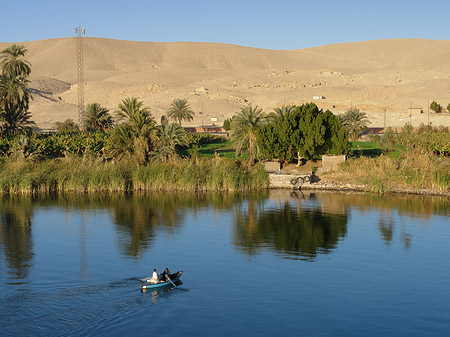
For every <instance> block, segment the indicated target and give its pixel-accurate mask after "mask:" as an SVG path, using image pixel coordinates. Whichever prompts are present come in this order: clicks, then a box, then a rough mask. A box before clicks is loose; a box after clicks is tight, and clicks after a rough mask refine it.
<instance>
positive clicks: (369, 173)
mask: <svg viewBox="0 0 450 337" xmlns="http://www.w3.org/2000/svg"><path fill="white" fill-rule="evenodd" d="M342 169H343V173H344V175H343V177H342V178H343V179H344V180H346V181H347V182H357V183H361V184H364V185H366V186H368V187H369V189H370V190H371V191H372V192H390V191H393V190H398V189H432V190H438V191H450V158H447V157H438V156H434V155H431V154H423V153H420V152H418V151H412V152H404V153H403V154H402V155H401V156H400V157H398V158H393V157H391V156H387V155H382V156H380V157H378V158H365V157H363V158H355V159H349V160H348V162H347V163H346V164H345V165H344V166H343V167H342Z"/></svg>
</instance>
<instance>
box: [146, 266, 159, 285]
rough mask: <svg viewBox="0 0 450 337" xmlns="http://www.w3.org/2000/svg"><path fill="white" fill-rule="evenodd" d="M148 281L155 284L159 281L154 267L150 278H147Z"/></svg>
mask: <svg viewBox="0 0 450 337" xmlns="http://www.w3.org/2000/svg"><path fill="white" fill-rule="evenodd" d="M148 282H150V283H151V284H156V283H158V282H159V279H158V273H157V272H156V269H153V274H152V278H151V279H150V280H148Z"/></svg>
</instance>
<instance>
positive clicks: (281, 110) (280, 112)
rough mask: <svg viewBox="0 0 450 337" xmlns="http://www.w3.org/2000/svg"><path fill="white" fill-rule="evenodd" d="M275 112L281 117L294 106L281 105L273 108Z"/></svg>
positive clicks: (293, 108) (292, 110)
mask: <svg viewBox="0 0 450 337" xmlns="http://www.w3.org/2000/svg"><path fill="white" fill-rule="evenodd" d="M273 110H274V111H275V113H276V114H277V115H278V116H279V117H281V118H282V119H283V118H284V117H285V116H286V115H287V114H288V113H291V112H294V111H295V106H293V105H283V106H282V107H281V108H275V109H273Z"/></svg>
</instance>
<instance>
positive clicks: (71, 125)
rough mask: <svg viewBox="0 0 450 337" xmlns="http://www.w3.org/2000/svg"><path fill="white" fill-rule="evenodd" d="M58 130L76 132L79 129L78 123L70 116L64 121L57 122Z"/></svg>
mask: <svg viewBox="0 0 450 337" xmlns="http://www.w3.org/2000/svg"><path fill="white" fill-rule="evenodd" d="M55 129H56V132H59V133H61V132H76V131H79V127H78V125H77V124H76V123H75V122H74V121H73V119H71V118H68V119H66V120H65V121H64V122H56V123H55Z"/></svg>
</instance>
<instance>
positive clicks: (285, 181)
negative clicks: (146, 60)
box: [0, 154, 450, 197]
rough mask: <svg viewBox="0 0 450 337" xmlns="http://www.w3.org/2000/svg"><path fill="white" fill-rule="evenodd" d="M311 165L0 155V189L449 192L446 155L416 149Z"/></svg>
mask: <svg viewBox="0 0 450 337" xmlns="http://www.w3.org/2000/svg"><path fill="white" fill-rule="evenodd" d="M316 165H319V163H311V164H310V167H308V166H307V165H306V166H304V167H300V168H299V169H298V171H295V170H290V171H288V172H286V171H284V172H282V174H268V173H266V172H265V171H264V168H263V166H262V165H260V164H257V165H255V166H254V167H248V165H247V163H246V162H245V161H240V160H235V159H229V158H197V159H180V160H178V161H174V162H170V163H151V164H149V165H146V166H138V165H136V164H133V163H132V162H117V163H114V162H108V161H103V160H102V159H100V158H86V157H76V156H73V157H69V158H60V159H49V160H44V161H31V160H23V159H22V160H19V159H12V158H7V159H3V160H2V161H0V193H3V194H50V193H63V192H82V193H97V192H120V191H123V192H133V191H243V192H245V191H255V190H264V189H267V188H271V189H273V188H284V189H297V190H298V189H303V190H327V191H358V192H372V193H378V194H383V193H397V194H398V193H401V194H417V195H436V196H445V197H450V185H449V184H450V159H449V158H442V157H436V156H428V155H418V154H415V155H414V160H411V158H408V157H403V158H397V159H394V158H390V157H388V156H381V157H380V158H358V159H350V160H348V161H347V163H345V164H344V165H342V166H341V167H340V168H339V169H338V170H336V171H334V172H321V170H320V168H319V169H318V172H317V174H316V175H312V174H311V168H312V167H313V166H314V170H315V169H316V168H317V166H316ZM305 169H307V170H308V172H306V171H305ZM302 170H303V171H305V172H303V171H302ZM293 180H295V181H293Z"/></svg>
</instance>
